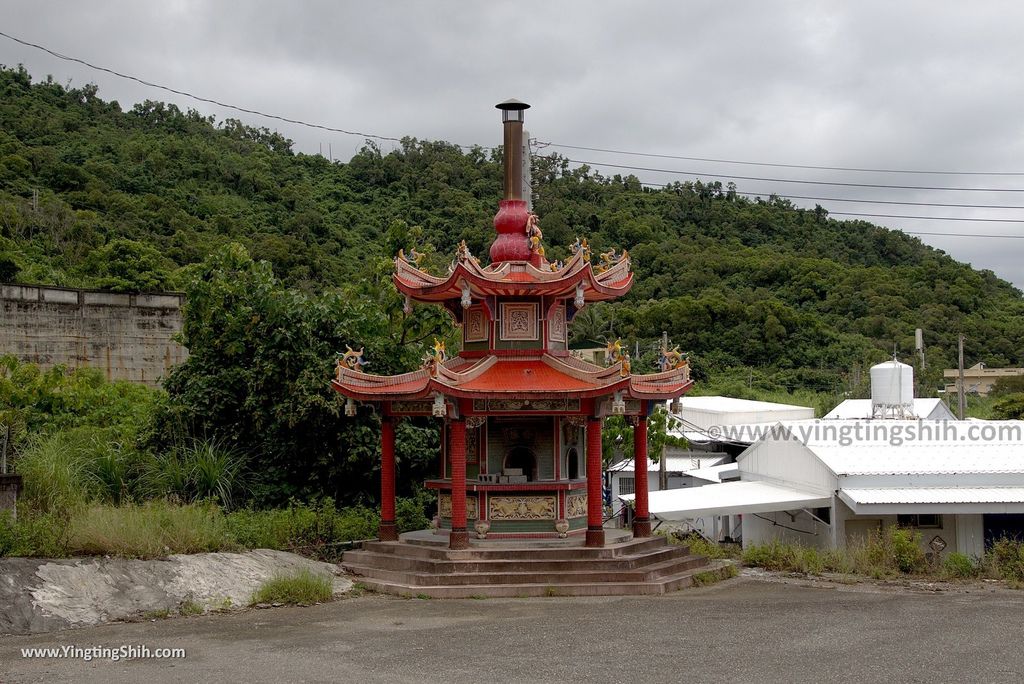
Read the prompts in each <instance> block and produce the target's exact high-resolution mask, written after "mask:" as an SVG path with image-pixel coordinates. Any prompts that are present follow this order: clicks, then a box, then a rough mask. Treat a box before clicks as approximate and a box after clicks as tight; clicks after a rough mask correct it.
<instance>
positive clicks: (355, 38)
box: [0, 0, 1024, 286]
mask: <svg viewBox="0 0 1024 684" xmlns="http://www.w3.org/2000/svg"><path fill="white" fill-rule="evenodd" d="M1022 19H1024V6H1020V5H1019V4H1017V3H1012V2H1002V3H986V4H984V5H981V6H978V5H969V4H960V5H957V4H952V3H949V4H945V3H944V4H939V5H936V4H935V3H929V2H923V1H918V2H904V3H892V2H882V1H880V0H875V1H871V2H860V3H820V2H813V1H811V0H804V1H792V2H778V3H764V2H746V3H729V4H710V3H703V4H697V3H673V2H653V1H646V2H629V3H626V2H610V1H600V2H598V1H594V0H589V1H584V0H571V1H564V0H563V1H560V2H539V1H524V2H519V3H507V2H506V3H495V2H491V3H467V2H454V1H445V2H413V1H404V2H365V1H364V2H329V1H326V0H324V1H321V2H288V3H282V2H272V1H269V0H264V1H261V2H244V3H221V2H198V1H192V0H177V1H175V2H167V3H160V4H154V3H138V2H128V1H125V0H116V1H112V2H105V3H101V4H100V3H97V4H95V5H92V6H89V5H88V4H87V3H81V2H72V1H70V0H66V1H62V2H39V1H38V0H7V2H6V3H5V8H4V21H3V25H4V30H6V31H9V32H11V33H13V34H16V35H19V36H23V37H25V38H27V39H29V40H33V39H34V40H36V41H38V42H41V43H44V44H46V45H49V46H51V47H53V48H54V49H57V50H59V51H63V52H66V53H68V54H72V55H75V56H80V57H83V58H85V59H89V60H92V61H95V62H97V63H99V64H103V65H108V66H111V67H115V68H119V69H121V70H123V71H127V72H129V73H133V74H137V75H139V76H143V77H146V78H149V79H151V80H153V81H156V82H160V83H166V84H168V85H172V86H175V87H180V88H183V89H188V90H191V91H193V92H196V93H199V94H203V95H207V96H210V97H214V98H217V99H221V100H224V101H227V102H232V103H237V104H240V105H243V106H246V107H251V108H256V109H264V110H266V111H270V112H274V113H279V114H282V115H286V116H289V117H293V118H300V119H307V120H310V121H314V122H318V123H325V124H328V125H332V126H338V127H342V128H349V129H356V130H363V131H369V132H376V133H380V134H384V135H397V136H401V135H415V136H417V137H421V138H436V139H447V140H452V141H454V142H459V143H464V144H472V143H479V144H484V145H491V144H495V143H497V142H499V135H500V131H499V129H498V125H497V122H498V119H497V115H496V113H495V112H494V110H493V109H492V105H493V104H494V103H495V102H497V101H500V100H503V99H505V98H506V97H510V96H511V97H517V98H520V99H524V100H527V101H529V102H531V104H533V105H534V109H532V110H531V111H530V113H529V115H528V118H527V127H528V128H529V129H530V131H531V133H532V134H533V135H534V136H535V137H538V138H540V139H543V140H553V141H558V142H567V143H572V144H581V145H590V146H596V147H609V148H617V149H626V150H640V151H652V152H667V153H678V154H683V155H688V156H707V157H716V158H727V159H746V160H759V161H780V162H792V163H806V164H827V165H839V166H867V167H876V168H877V167H881V168H919V169H940V170H951V169H957V170H1011V171H1012V170H1021V169H1024V163H1021V161H1020V160H1021V159H1024V154H1022V153H1024V136H1022V133H1024V130H1022V129H1024V120H1022V118H1021V117H1020V115H1019V113H1020V111H1021V110H1022V108H1024V81H1022V79H1020V78H1019V76H1018V72H1019V65H1020V64H1021V63H1022V61H1024V59H1022V58H1024V43H1022V42H1021V41H1020V39H1019V27H1020V26H1021V25H1022ZM0 61H2V62H4V63H7V64H15V63H18V62H24V63H25V64H26V66H28V68H29V69H30V70H31V71H32V72H33V74H34V75H35V76H36V77H43V76H44V75H45V74H47V73H52V74H53V75H54V76H55V78H57V80H58V81H61V82H64V81H67V80H69V79H71V80H72V81H73V82H74V83H76V84H81V83H85V82H95V83H97V84H98V85H99V86H100V92H101V94H102V95H103V96H104V97H108V98H113V99H117V100H119V101H120V102H121V103H122V104H123V105H125V106H130V105H131V104H132V103H134V102H136V101H140V100H142V99H146V98H150V99H167V100H171V101H175V102H177V103H178V104H179V105H180V106H185V107H189V106H191V107H195V108H197V109H200V110H201V111H203V112H206V113H211V114H214V115H216V116H218V117H220V118H223V117H226V116H236V117H237V116H239V115H238V114H237V113H235V112H231V111H230V110H222V109H220V108H216V107H212V106H208V105H199V104H197V103H195V102H191V101H189V100H186V99H182V98H177V97H172V96H169V95H168V94H167V93H163V92H160V91H153V90H151V89H148V88H144V87H142V86H138V85H136V84H132V83H129V82H125V81H122V80H119V79H116V78H113V77H110V76H108V75H106V74H101V73H97V72H93V71H90V70H87V69H84V68H81V67H78V66H76V65H71V64H68V63H65V62H60V61H57V60H54V59H52V58H50V57H47V56H44V55H41V54H40V53H38V52H35V51H32V50H29V49H27V48H23V47H20V46H17V45H14V44H13V43H10V42H9V41H6V40H0ZM241 118H244V119H246V120H247V121H249V122H251V123H253V124H258V125H267V126H271V127H275V128H278V129H279V130H281V131H282V132H283V133H284V134H285V135H287V136H289V137H291V138H293V139H294V140H295V141H296V144H297V148H298V149H299V150H301V151H305V152H316V151H317V150H318V149H319V148H320V145H321V144H323V148H324V150H325V151H326V150H327V148H328V145H330V146H331V147H332V148H333V153H334V155H335V157H337V158H342V159H344V158H347V157H348V156H349V155H351V154H352V153H353V152H354V151H355V150H357V149H358V148H359V147H360V146H361V144H362V141H361V140H360V139H358V138H352V137H346V136H342V135H336V134H327V133H323V132H320V131H313V130H310V129H305V128H301V127H296V126H290V125H284V124H280V123H278V122H273V121H261V120H259V119H258V118H255V117H251V116H244V117H241ZM385 149H387V146H385ZM573 154H574V155H575V156H577V157H579V158H587V159H596V160H601V159H605V160H608V161H610V160H611V159H612V157H608V156H606V157H601V156H599V155H597V154H596V153H586V154H588V155H590V156H588V157H583V156H582V155H583V154H584V153H582V152H577V153H573ZM614 159H615V161H616V162H618V163H624V164H631V165H639V166H650V167H671V168H678V169H686V170H695V171H702V172H705V173H710V172H717V173H727V174H731V175H749V176H765V177H776V178H782V177H787V178H811V179H833V180H837V179H842V180H854V181H857V182H868V183H898V184H906V185H961V186H967V185H970V186H986V187H1006V188H1018V187H1022V188H1024V177H1021V178H1012V177H1011V178H1007V177H995V178H984V177H972V176H956V177H943V176H909V177H908V176H900V175H893V174H849V173H835V172H816V171H811V170H796V169H772V168H759V167H735V166H724V165H714V164H698V163H696V162H682V161H673V160H655V159H645V158H638V157H632V158H629V157H627V158H622V157H615V158H614ZM608 172H609V173H615V172H616V171H615V170H611V169H609V170H608ZM636 173H637V175H638V176H640V177H641V178H642V179H643V180H650V181H653V182H665V181H667V180H678V179H679V177H678V176H669V175H666V174H657V173H653V172H639V171H638V172H636ZM738 185H739V186H740V189H741V190H745V189H749V190H757V191H760V192H778V193H780V194H786V193H790V194H801V195H812V196H818V197H866V198H876V199H899V200H903V201H923V202H949V203H992V204H995V203H999V204H1022V205H1024V193H954V192H932V191H910V190H883V189H866V188H865V189H854V188H828V187H815V186H801V185H794V184H785V183H777V182H768V181H738ZM800 203H802V204H805V205H813V204H814V202H813V201H807V202H800ZM823 204H825V205H826V206H827V207H828V208H829V209H831V210H833V211H843V210H846V211H860V212H875V213H883V214H930V215H933V216H968V217H981V216H989V217H999V218H1017V217H1024V210H999V211H996V210H971V209H963V210H958V209H953V208H929V207H898V206H890V205H867V204H838V203H833V204H829V203H824V202H823ZM878 222H879V223H883V224H884V225H889V226H891V227H894V228H904V229H906V230H919V231H931V232H942V231H944V232H957V233H985V234H992V233H999V234H1013V233H1019V234H1024V231H1021V226H1020V224H1017V223H1006V224H1000V223H980V222H975V223H972V222H940V221H932V222H928V221H918V220H900V219H879V220H878ZM924 239H925V240H926V241H928V242H929V243H931V244H935V245H937V246H940V247H942V248H943V249H944V250H946V251H947V252H948V253H950V254H951V255H953V256H954V257H956V258H959V259H961V260H964V261H970V262H971V263H972V264H973V265H975V266H976V267H980V268H991V269H993V270H995V271H996V272H997V273H998V274H999V275H1001V276H1002V277H1004V278H1007V279H1009V280H1012V281H1014V282H1016V283H1017V284H1018V285H1019V286H1024V274H1022V273H1021V272H1020V269H1019V267H1018V266H1017V264H1018V263H1019V262H1020V261H1022V259H1021V256H1022V252H1024V240H989V239H977V240H968V239H954V238H928V237H926V238H924Z"/></svg>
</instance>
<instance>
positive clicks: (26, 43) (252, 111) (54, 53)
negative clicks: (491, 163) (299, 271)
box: [0, 31, 491, 149]
mask: <svg viewBox="0 0 1024 684" xmlns="http://www.w3.org/2000/svg"><path fill="white" fill-rule="evenodd" d="M0 36H3V37H4V38H7V39H9V40H13V41H14V42H15V43H20V44H21V45H24V46H26V47H30V48H35V49H37V50H42V51H43V52H45V53H47V54H48V55H52V56H53V57H56V58H57V59H62V60H64V61H67V62H75V63H77V64H81V65H83V66H86V67H89V68H90V69H95V70H96V71H102V72H104V73H107V74H110V75H112V76H116V77H118V78H123V79H126V80H129V81H135V82H136V83H140V84H142V85H144V86H148V87H150V88H157V89H158V90H163V91H165V92H168V93H174V94H175V95H181V96H182V97H188V98H191V99H193V100H196V101H198V102H206V103H208V104H212V105H216V106H218V107H223V108H225V109H231V110H234V111H236V112H244V113H245V114H254V115H256V116H262V117H264V118H267V119H274V120H276V121H284V122H285V123H290V124H295V125H297V126H305V127H306V128H316V129H319V130H322V131H330V132H331V133H341V134H343V135H356V136H359V137H360V138H370V139H372V140H387V141H389V142H402V139H401V138H398V137H395V136H390V135H379V134H377V133H365V132H363V131H350V130H346V129H344V128H337V127H335V126H326V125H324V124H315V123H310V122H308V121H302V120H301V119H293V118H290V117H287V116H280V115H278V114H269V113H267V112H263V111H260V110H258V109H251V108H249V107H241V106H238V105H233V104H228V103H227V102H221V101H220V100H214V99H212V98H209V97H202V96H201V95H196V94H194V93H190V92H188V91H186V90H179V89H177V88H172V87H170V86H165V85H161V84H159V83H153V82H152V81H147V80H145V79H143V78H139V77H138V76H132V75H130V74H124V73H121V72H120V71H116V70H114V69H110V68H108V67H104V66H99V65H97V64H92V63H91V62H87V61H86V60H84V59H79V58H78V57H71V56H70V55H63V54H61V53H59V52H57V51H55V50H51V49H50V48H48V47H45V46H43V45H39V44H37V43H32V42H29V41H27V40H22V39H21V38H16V37H15V36H12V35H10V34H9V33H4V32H3V31H0ZM452 144H455V145H456V146H457V147H460V148H463V149H472V148H473V147H475V146H474V145H458V144H457V143H452ZM484 149H491V148H487V147H485V148H484Z"/></svg>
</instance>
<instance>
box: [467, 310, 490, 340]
mask: <svg viewBox="0 0 1024 684" xmlns="http://www.w3.org/2000/svg"><path fill="white" fill-rule="evenodd" d="M464 325H465V330H466V342H486V341H487V328H488V326H487V316H486V315H485V314H484V310H483V308H482V307H478V306H475V307H473V308H471V309H470V310H469V311H467V312H466V322H465V324H464Z"/></svg>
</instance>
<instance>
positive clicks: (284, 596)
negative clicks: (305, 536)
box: [249, 569, 334, 605]
mask: <svg viewBox="0 0 1024 684" xmlns="http://www.w3.org/2000/svg"><path fill="white" fill-rule="evenodd" d="M333 596H334V582H333V580H332V579H331V577H330V576H329V575H320V574H313V573H312V572H310V571H309V570H308V569H302V570H299V571H298V572H297V573H295V574H292V575H279V576H277V577H272V578H271V579H269V580H267V581H266V582H264V583H263V584H262V585H260V588H259V589H257V590H256V591H255V592H254V593H253V595H252V600H251V601H250V602H249V605H256V604H259V603H287V604H292V605H309V604H311V603H323V602H324V601H330V600H331V598H332V597H333Z"/></svg>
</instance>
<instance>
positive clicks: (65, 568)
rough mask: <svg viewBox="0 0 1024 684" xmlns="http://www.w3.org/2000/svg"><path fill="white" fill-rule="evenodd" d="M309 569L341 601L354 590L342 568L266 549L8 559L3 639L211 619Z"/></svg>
mask: <svg viewBox="0 0 1024 684" xmlns="http://www.w3.org/2000/svg"><path fill="white" fill-rule="evenodd" d="M303 568H308V569H309V570H311V571H313V572H318V573H322V574H328V575H331V576H333V577H334V593H335V594H336V595H337V594H341V593H344V592H346V591H348V590H349V589H351V587H352V582H351V581H350V580H348V579H346V578H344V577H341V576H339V574H340V572H339V569H338V567H337V566H335V565H331V564H329V563H321V562H318V561H314V560H310V559H308V558H304V557H302V556H298V555H296V554H293V553H286V552H284V551H271V550H267V549H260V550H256V551H249V552H247V553H203V554H194V555H173V556H169V557H168V558H165V559H160V560H146V561H143V560H131V559H124V558H109V557H103V558H73V559H61V560H44V559H35V558H3V559H0V634H24V633H31V632H48V631H54V630H59V629H66V628H68V627H84V626H90V625H96V624H100V623H103V622H109V621H111V620H125V619H129V618H132V617H137V616H140V615H143V614H145V613H152V612H157V611H160V612H165V613H168V614H177V613H178V611H179V608H180V606H181V605H182V604H183V603H185V602H186V601H188V602H192V603H196V604H199V605H200V606H202V608H203V609H204V611H210V610H225V609H237V608H243V607H245V606H247V605H248V604H249V600H250V598H251V597H252V594H253V592H254V591H255V590H256V589H257V588H258V587H259V586H260V584H262V583H263V582H265V581H266V580H268V579H270V578H271V577H273V576H274V575H280V574H289V573H291V572H295V571H298V570H300V569H303Z"/></svg>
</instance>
